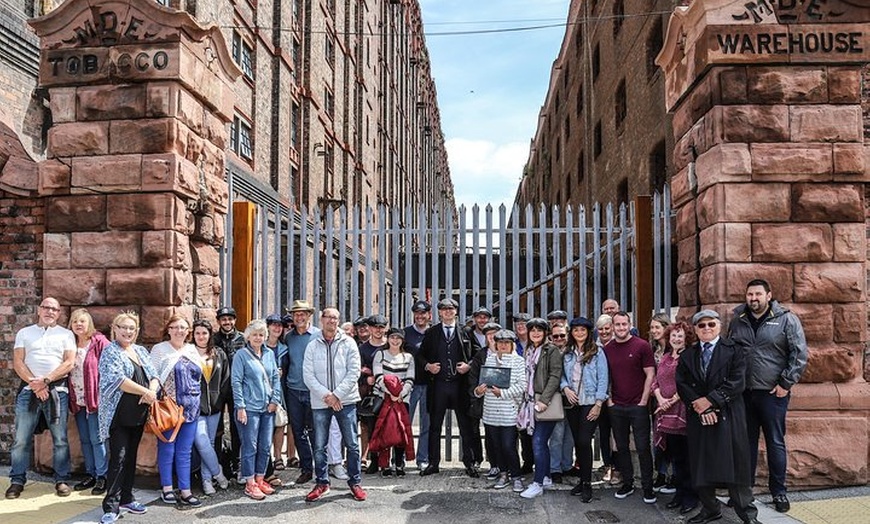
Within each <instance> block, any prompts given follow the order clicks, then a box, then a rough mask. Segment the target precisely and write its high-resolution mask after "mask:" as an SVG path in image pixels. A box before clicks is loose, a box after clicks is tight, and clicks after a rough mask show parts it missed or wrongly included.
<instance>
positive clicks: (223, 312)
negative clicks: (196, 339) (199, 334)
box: [217, 306, 236, 318]
mask: <svg viewBox="0 0 870 524" xmlns="http://www.w3.org/2000/svg"><path fill="white" fill-rule="evenodd" d="M221 317H233V318H236V310H235V309H233V308H231V307H229V306H224V307H222V308H220V309H218V310H217V318H221Z"/></svg>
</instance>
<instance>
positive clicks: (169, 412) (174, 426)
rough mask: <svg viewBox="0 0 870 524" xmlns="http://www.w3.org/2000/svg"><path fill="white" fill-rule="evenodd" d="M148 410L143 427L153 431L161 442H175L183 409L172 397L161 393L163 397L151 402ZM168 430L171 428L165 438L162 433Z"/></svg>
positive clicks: (182, 422) (182, 420) (182, 421)
mask: <svg viewBox="0 0 870 524" xmlns="http://www.w3.org/2000/svg"><path fill="white" fill-rule="evenodd" d="M149 411H150V413H149V414H148V420H146V421H145V429H146V430H147V431H149V432H150V433H153V434H154V436H156V437H157V438H158V439H159V440H160V441H161V442H163V443H166V444H168V443H170V442H175V438H176V437H177V436H178V432H179V430H181V425H182V424H184V409H183V408H182V407H181V406H179V405H178V403H177V402H175V399H174V398H172V397H171V396H169V395H163V398H161V399H158V400H157V401H156V402H154V403H153V404H151V407H150V408H149ZM170 430H172V435H170V436H169V438H166V436H164V435H163V433H165V432H167V431H170Z"/></svg>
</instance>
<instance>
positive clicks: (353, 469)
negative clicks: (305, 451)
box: [312, 404, 360, 486]
mask: <svg viewBox="0 0 870 524" xmlns="http://www.w3.org/2000/svg"><path fill="white" fill-rule="evenodd" d="M312 415H313V419H314V473H315V476H316V478H317V483H318V484H329V474H328V471H327V466H328V464H327V462H328V461H327V459H326V443H327V442H328V441H329V425H330V423H331V422H332V418H333V417H335V420H337V421H338V428H339V429H340V430H341V440H342V442H343V443H344V447H345V448H346V449H347V474H348V476H350V478H349V479H348V480H347V485H348V486H355V485H357V484H359V483H360V463H359V440H358V435H357V429H356V428H357V420H356V404H348V405H346V406H342V407H341V411H333V410H332V409H330V408H326V409H314V410H312Z"/></svg>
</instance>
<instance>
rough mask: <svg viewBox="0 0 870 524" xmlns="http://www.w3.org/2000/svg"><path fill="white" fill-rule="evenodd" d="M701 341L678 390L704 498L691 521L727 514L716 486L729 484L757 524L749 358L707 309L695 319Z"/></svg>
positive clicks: (682, 369) (686, 357)
mask: <svg viewBox="0 0 870 524" xmlns="http://www.w3.org/2000/svg"><path fill="white" fill-rule="evenodd" d="M692 324H694V326H695V334H696V335H697V336H698V342H697V343H695V344H694V345H693V346H692V347H690V348H686V349H685V350H684V351H683V352H682V353H681V354H680V361H679V363H678V364H677V376H676V379H677V391H679V393H680V398H681V399H682V400H683V402H685V403H686V407H687V408H688V409H687V416H686V419H687V420H686V437H687V439H688V444H689V469H690V470H691V476H692V483H693V484H694V485H695V487H696V488H697V491H698V498H699V499H700V501H701V505H702V509H701V511H700V513H698V514H697V515H695V516H694V517H692V518H690V519H689V520H688V522H689V524H705V523H707V522H711V521H713V520H718V519H720V518H722V512H721V505H720V503H719V500H718V499H716V488H717V487H727V488H728V492H729V494H730V495H731V501H732V505H733V506H734V511H736V512H737V516H739V517H740V519H741V520H742V521H743V522H744V523H746V524H757V523H758V521H757V520H756V516H757V515H758V509H757V508H756V507H755V505H754V504H753V503H752V475H751V473H750V471H749V443H748V441H747V438H746V410H745V408H744V405H743V389H744V387H745V385H746V360H745V358H744V355H743V350H741V349H740V348H738V347H737V346H736V345H735V344H734V342H732V341H731V340H729V339H727V338H725V337H720V336H719V334H720V332H721V330H722V325H721V323H720V322H719V314H718V313H716V312H715V311H712V310H709V309H705V310H703V311H700V312H698V313H696V314H695V316H693V317H692Z"/></svg>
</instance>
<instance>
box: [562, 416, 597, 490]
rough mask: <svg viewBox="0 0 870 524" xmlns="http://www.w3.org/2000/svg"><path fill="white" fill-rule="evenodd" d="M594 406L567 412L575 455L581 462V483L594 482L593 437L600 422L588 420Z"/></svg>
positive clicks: (566, 417) (566, 418)
mask: <svg viewBox="0 0 870 524" xmlns="http://www.w3.org/2000/svg"><path fill="white" fill-rule="evenodd" d="M591 410H592V406H574V407H572V408H569V409H566V410H565V420H567V421H568V427H569V428H571V436H572V437H574V453H576V454H577V459H578V460H579V461H580V482H592V437H593V436H594V435H595V428H596V427H598V420H597V419H596V420H588V419H587V418H586V417H588V416H589V412H590V411H591Z"/></svg>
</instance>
